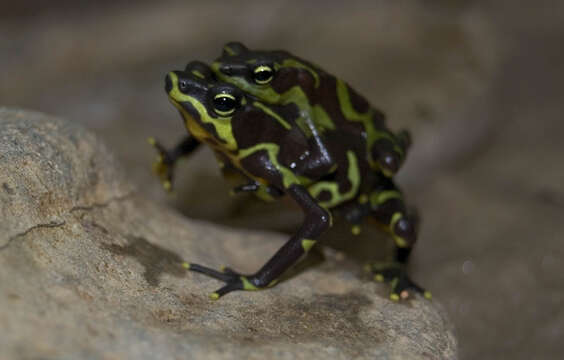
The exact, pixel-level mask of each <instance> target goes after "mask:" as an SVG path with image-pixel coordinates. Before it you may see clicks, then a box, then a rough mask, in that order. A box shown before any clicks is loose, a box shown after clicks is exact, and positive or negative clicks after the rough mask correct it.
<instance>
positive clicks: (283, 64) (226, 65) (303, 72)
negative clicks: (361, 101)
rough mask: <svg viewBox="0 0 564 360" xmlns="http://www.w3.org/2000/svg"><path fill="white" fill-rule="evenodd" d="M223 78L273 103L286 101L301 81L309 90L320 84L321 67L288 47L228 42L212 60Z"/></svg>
mask: <svg viewBox="0 0 564 360" xmlns="http://www.w3.org/2000/svg"><path fill="white" fill-rule="evenodd" d="M211 68H212V71H213V72H214V73H215V75H216V76H217V77H218V79H220V80H221V81H225V82H228V83H231V84H233V85H235V86H237V87H238V88H240V89H242V90H243V91H245V92H247V93H249V94H251V95H253V96H256V97H258V98H259V99H261V100H263V101H266V102H268V103H271V104H274V103H276V104H280V103H285V102H286V100H290V101H291V99H286V98H284V97H290V96H292V95H291V92H288V90H289V89H291V88H292V87H294V86H296V85H298V86H300V87H301V89H302V90H304V91H306V92H307V91H308V89H310V88H312V87H317V86H319V70H318V69H316V68H315V67H314V66H313V65H311V64H309V63H307V62H305V61H303V60H301V59H299V58H298V57H296V56H294V55H292V54H290V53H288V52H286V51H254V50H249V49H248V48H247V47H245V45H243V44H241V43H238V42H230V43H227V44H226V45H225V46H224V47H223V53H222V55H221V56H220V57H219V58H218V59H216V60H215V61H214V62H213V63H212V66H211Z"/></svg>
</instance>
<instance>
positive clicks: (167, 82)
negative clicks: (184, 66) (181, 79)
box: [165, 74, 172, 93]
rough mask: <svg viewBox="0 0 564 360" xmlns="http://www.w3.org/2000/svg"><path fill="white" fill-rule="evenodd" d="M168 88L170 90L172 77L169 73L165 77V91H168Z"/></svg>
mask: <svg viewBox="0 0 564 360" xmlns="http://www.w3.org/2000/svg"><path fill="white" fill-rule="evenodd" d="M170 90H172V79H171V78H170V74H167V75H166V77H165V91H166V92H167V93H169V92H170Z"/></svg>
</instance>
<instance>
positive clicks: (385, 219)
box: [366, 177, 431, 301]
mask: <svg viewBox="0 0 564 360" xmlns="http://www.w3.org/2000/svg"><path fill="white" fill-rule="evenodd" d="M380 183H381V184H383V185H382V186H379V187H378V189H375V190H374V191H373V192H372V193H371V194H370V195H369V197H368V201H367V203H366V206H369V208H370V211H371V215H372V216H373V217H374V218H375V219H376V221H377V222H378V223H380V224H381V225H382V226H383V227H384V228H385V229H386V230H387V231H388V232H389V233H390V234H391V235H392V238H393V239H394V244H395V254H394V259H393V261H391V262H375V263H372V264H370V265H369V270H370V271H371V272H372V273H373V274H374V279H375V280H377V281H385V282H387V283H389V284H390V285H391V287H392V291H391V294H390V298H391V299H392V300H396V301H397V300H399V299H400V298H402V299H405V298H407V297H408V296H409V290H412V291H415V292H418V293H420V294H423V295H424V296H425V297H426V298H430V297H431V293H429V292H428V291H425V289H423V288H422V287H421V286H419V285H417V284H416V283H415V282H413V281H412V280H411V279H410V278H409V277H408V275H407V260H408V258H409V255H410V253H411V250H412V248H413V245H414V244H415V241H416V239H417V232H416V225H417V224H416V223H417V221H416V219H415V217H414V216H410V215H409V214H408V213H407V211H406V206H405V204H404V201H403V197H402V194H401V192H400V191H399V190H398V189H397V188H396V186H395V185H394V184H393V183H392V181H391V180H389V179H385V178H383V177H382V179H380Z"/></svg>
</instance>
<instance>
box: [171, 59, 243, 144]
mask: <svg viewBox="0 0 564 360" xmlns="http://www.w3.org/2000/svg"><path fill="white" fill-rule="evenodd" d="M165 91H166V92H167V94H168V97H169V99H170V101H171V102H172V103H173V105H174V106H176V108H177V109H178V110H179V111H180V113H181V115H182V117H183V118H184V121H185V123H186V126H187V127H188V130H189V131H190V133H191V134H192V135H193V136H195V137H196V138H198V139H199V140H200V141H208V142H213V143H217V144H221V146H222V147H225V148H226V149H229V150H232V149H234V148H236V144H235V143H234V139H233V136H232V134H231V118H232V116H234V114H235V113H236V111H237V110H238V109H239V108H241V107H242V106H243V105H245V104H246V102H247V100H246V98H245V94H244V93H243V92H242V91H241V90H240V89H238V88H236V87H235V86H233V85H231V84H226V83H220V82H217V81H216V79H215V76H214V75H213V73H212V72H211V70H210V68H209V66H207V65H206V64H204V63H202V62H198V61H194V62H191V63H189V64H188V65H187V66H186V69H185V70H184V71H171V72H170V73H168V74H167V76H166V78H165Z"/></svg>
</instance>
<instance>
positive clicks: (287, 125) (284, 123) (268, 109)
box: [253, 101, 292, 130]
mask: <svg viewBox="0 0 564 360" xmlns="http://www.w3.org/2000/svg"><path fill="white" fill-rule="evenodd" d="M253 106H254V107H256V108H259V109H261V110H262V111H264V112H265V113H266V114H268V115H270V116H272V117H273V118H275V119H276V121H278V122H279V123H280V125H282V126H283V127H284V128H285V129H286V130H290V129H291V128H292V126H290V124H288V122H286V120H284V119H283V118H282V117H281V116H280V115H278V114H277V113H275V112H274V111H272V110H271V109H270V108H269V107H266V106H264V105H263V104H261V103H259V102H258V101H255V102H253Z"/></svg>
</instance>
